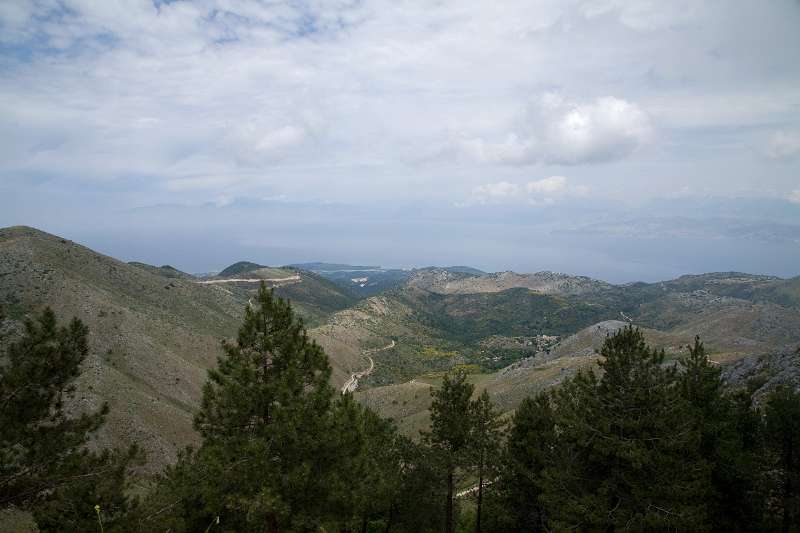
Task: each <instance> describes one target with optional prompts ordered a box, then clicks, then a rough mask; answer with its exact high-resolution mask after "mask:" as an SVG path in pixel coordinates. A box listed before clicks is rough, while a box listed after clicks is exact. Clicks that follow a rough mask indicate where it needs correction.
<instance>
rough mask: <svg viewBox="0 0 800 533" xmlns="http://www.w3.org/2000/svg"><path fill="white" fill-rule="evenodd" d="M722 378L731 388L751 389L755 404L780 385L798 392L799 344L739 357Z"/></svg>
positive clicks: (723, 373) (799, 382)
mask: <svg viewBox="0 0 800 533" xmlns="http://www.w3.org/2000/svg"><path fill="white" fill-rule="evenodd" d="M722 377H723V379H725V381H727V382H728V383H731V384H733V385H739V386H751V387H754V388H755V392H753V400H754V401H755V403H756V404H759V403H761V402H762V401H763V400H764V398H765V397H766V396H767V395H768V394H769V393H770V392H772V391H773V390H775V389H776V388H777V387H780V386H786V387H791V388H792V389H794V390H800V345H797V346H786V347H784V348H782V349H780V350H776V351H775V352H772V353H768V354H764V355H758V356H751V357H745V358H742V359H740V360H738V361H736V362H735V363H733V364H731V365H728V366H726V367H725V368H724V370H723V372H722Z"/></svg>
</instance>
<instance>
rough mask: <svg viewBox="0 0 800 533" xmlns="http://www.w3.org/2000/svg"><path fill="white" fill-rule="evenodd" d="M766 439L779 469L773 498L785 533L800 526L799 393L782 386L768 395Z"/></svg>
mask: <svg viewBox="0 0 800 533" xmlns="http://www.w3.org/2000/svg"><path fill="white" fill-rule="evenodd" d="M765 418H766V440H767V446H768V449H769V450H770V451H771V455H772V458H773V460H772V461H771V464H770V465H769V466H771V467H772V468H775V469H776V471H777V472H776V473H777V479H775V480H774V481H775V483H774V489H773V496H774V498H772V500H773V501H774V502H776V503H777V509H775V511H777V512H775V513H774V516H780V530H781V531H782V532H783V533H787V532H789V531H797V530H798V528H800V492H799V491H798V486H800V485H798V483H800V393H798V392H796V391H794V390H792V389H790V388H788V387H779V388H777V389H776V390H775V391H773V392H772V393H771V394H770V395H769V397H768V398H767V404H766V412H765Z"/></svg>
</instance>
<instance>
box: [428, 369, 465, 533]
mask: <svg viewBox="0 0 800 533" xmlns="http://www.w3.org/2000/svg"><path fill="white" fill-rule="evenodd" d="M473 390H474V386H473V385H472V384H471V383H468V382H467V376H466V374H465V373H464V372H457V373H455V374H454V375H450V374H448V375H445V377H444V381H443V382H442V387H441V388H440V389H439V390H436V391H433V402H432V403H431V433H430V434H429V435H428V436H427V437H428V440H429V441H430V443H431V444H432V445H433V446H434V447H435V448H436V449H437V450H438V451H439V452H440V453H441V455H442V460H443V463H444V465H445V469H446V471H447V499H446V500H445V521H444V529H445V532H446V533H452V532H453V528H454V526H455V521H454V516H453V496H454V484H455V479H454V477H455V473H456V469H457V468H459V467H462V466H463V465H464V464H465V461H466V454H467V451H468V448H469V438H470V434H471V429H472V428H471V426H472V423H471V422H472V420H471V418H470V416H469V411H470V398H471V396H472V391H473Z"/></svg>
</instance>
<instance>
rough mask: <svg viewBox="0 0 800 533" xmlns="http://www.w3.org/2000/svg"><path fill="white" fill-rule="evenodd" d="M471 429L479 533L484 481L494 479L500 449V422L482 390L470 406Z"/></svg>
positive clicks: (476, 520)
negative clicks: (488, 477)
mask: <svg viewBox="0 0 800 533" xmlns="http://www.w3.org/2000/svg"><path fill="white" fill-rule="evenodd" d="M470 415H471V417H472V427H471V428H470V429H471V432H470V441H471V442H470V447H471V449H472V455H473V458H472V460H473V462H474V464H475V467H476V469H477V471H478V501H477V505H476V513H475V531H476V533H480V531H481V511H482V508H483V488H484V481H485V480H486V478H487V475H488V476H491V477H494V474H495V472H496V464H495V461H494V459H495V458H496V456H497V453H498V451H499V449H500V438H501V431H500V427H501V422H500V420H499V416H500V414H499V413H498V412H497V409H496V408H495V406H494V404H493V403H492V400H491V399H490V398H489V393H488V392H486V390H484V391H483V392H482V393H481V395H480V396H478V398H477V399H476V400H475V401H473V402H472V403H471V404H470Z"/></svg>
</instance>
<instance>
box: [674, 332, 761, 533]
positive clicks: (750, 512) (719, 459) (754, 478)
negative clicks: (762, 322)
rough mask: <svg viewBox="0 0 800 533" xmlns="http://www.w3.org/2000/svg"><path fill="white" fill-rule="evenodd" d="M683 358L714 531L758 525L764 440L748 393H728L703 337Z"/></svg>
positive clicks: (683, 385)
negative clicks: (708, 354)
mask: <svg viewBox="0 0 800 533" xmlns="http://www.w3.org/2000/svg"><path fill="white" fill-rule="evenodd" d="M688 350H689V355H688V356H687V357H685V358H684V359H683V360H682V366H683V372H682V374H681V376H680V383H681V391H682V395H683V397H684V398H685V399H686V400H687V415H686V416H687V419H688V420H690V421H691V422H692V424H693V426H694V430H695V431H696V432H697V434H698V435H699V453H700V461H702V462H704V463H705V464H706V467H707V469H706V475H707V480H706V487H707V492H706V494H705V496H704V501H705V502H706V505H707V506H708V512H709V516H710V517H711V520H710V524H711V529H712V530H713V531H719V532H735V531H753V530H755V529H759V525H760V516H761V512H762V511H761V502H762V499H761V498H760V495H759V494H758V476H759V473H758V456H757V454H758V453H759V452H760V440H759V439H758V437H757V435H756V436H754V435H753V433H752V432H751V431H749V427H747V426H752V425H753V424H756V427H755V431H756V432H758V427H757V425H758V422H757V415H756V413H755V412H754V411H753V409H752V407H751V405H750V404H751V402H750V396H749V395H747V394H744V395H742V394H726V392H727V391H726V388H725V384H724V383H723V381H722V377H721V374H722V372H721V370H720V369H719V367H717V366H715V365H712V364H711V362H710V361H709V360H708V356H707V355H706V352H705V347H704V345H703V343H702V342H700V339H699V337H696V338H695V341H694V345H692V346H689V347H688Z"/></svg>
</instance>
